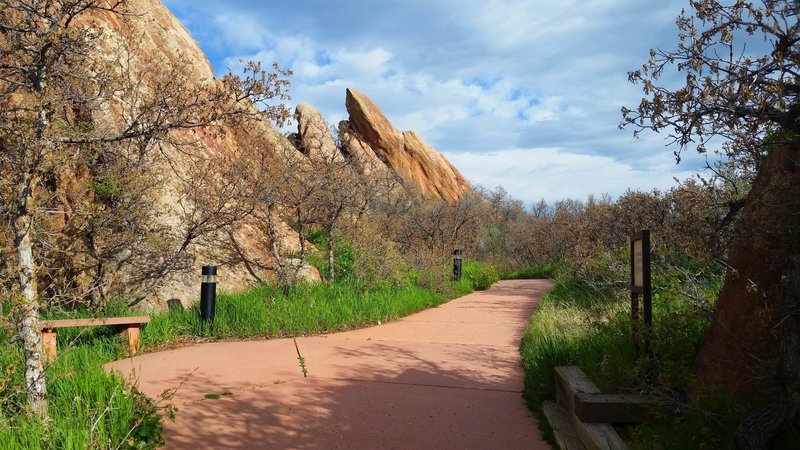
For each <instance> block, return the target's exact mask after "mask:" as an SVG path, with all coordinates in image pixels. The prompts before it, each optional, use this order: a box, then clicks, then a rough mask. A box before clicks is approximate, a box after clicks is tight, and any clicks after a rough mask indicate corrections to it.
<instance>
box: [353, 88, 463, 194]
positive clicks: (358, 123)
mask: <svg viewBox="0 0 800 450" xmlns="http://www.w3.org/2000/svg"><path fill="white" fill-rule="evenodd" d="M345 106H346V107H347V112H348V114H350V121H349V127H350V129H351V130H352V131H353V132H354V133H355V134H356V135H357V137H358V142H356V143H354V144H353V145H352V146H353V148H354V151H357V152H363V151H367V150H371V151H372V153H374V154H375V155H376V156H377V157H378V158H379V159H380V160H381V161H383V162H384V163H385V164H386V165H387V166H389V167H390V168H391V169H393V170H394V171H395V172H396V173H397V174H399V175H400V176H401V177H403V178H404V179H406V180H408V181H411V182H413V183H414V184H416V185H417V186H419V188H420V189H421V190H422V191H423V192H427V193H431V194H435V195H436V196H438V197H440V198H442V199H444V200H447V201H455V200H458V199H459V198H460V197H461V195H462V194H464V193H465V192H467V191H469V190H470V186H469V183H467V181H466V179H464V176H463V175H461V173H460V172H459V171H458V169H456V168H455V167H453V165H452V164H450V162H449V161H447V158H445V157H444V156H443V155H442V154H441V153H439V152H437V151H436V150H435V149H434V148H433V147H431V146H429V145H428V144H426V143H425V141H423V140H422V138H421V137H420V136H419V135H418V134H416V133H414V132H413V131H405V132H402V133H401V132H399V131H397V130H396V129H395V128H394V127H393V126H392V124H391V122H389V120H388V119H387V118H386V116H384V115H383V112H381V110H380V108H378V106H377V105H376V104H375V103H374V102H373V101H372V100H370V99H369V98H368V97H367V96H366V95H364V94H362V93H360V92H358V91H356V90H354V89H348V90H347V97H346V100H345Z"/></svg>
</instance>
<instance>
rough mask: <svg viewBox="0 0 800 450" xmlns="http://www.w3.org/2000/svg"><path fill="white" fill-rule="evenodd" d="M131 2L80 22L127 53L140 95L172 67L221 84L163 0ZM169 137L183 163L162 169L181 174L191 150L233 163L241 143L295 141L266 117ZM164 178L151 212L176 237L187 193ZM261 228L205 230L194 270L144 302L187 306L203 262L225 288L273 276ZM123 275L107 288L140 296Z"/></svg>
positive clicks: (290, 237)
mask: <svg viewBox="0 0 800 450" xmlns="http://www.w3.org/2000/svg"><path fill="white" fill-rule="evenodd" d="M126 7H127V10H128V11H129V13H128V14H124V15H120V14H116V13H113V12H107V11H106V12H104V11H96V12H93V13H92V14H91V15H85V16H81V20H80V22H81V24H83V25H84V26H91V27H93V28H95V29H98V30H100V32H102V36H103V48H98V52H99V53H100V54H103V55H122V56H123V60H124V64H125V66H124V69H123V70H125V71H126V72H127V76H129V77H131V78H132V79H134V80H136V81H137V85H138V87H137V89H139V90H140V91H142V92H150V91H152V90H153V86H154V85H157V83H156V82H157V81H158V80H163V79H165V78H168V77H173V76H175V72H174V68H175V67H180V68H181V72H180V73H179V75H181V76H182V78H181V80H180V82H181V83H183V86H184V87H185V88H186V90H187V91H191V90H193V89H211V88H213V87H215V86H217V85H218V83H220V81H219V80H217V79H216V78H215V77H214V75H213V70H212V67H211V64H210V62H209V61H208V59H207V57H206V55H205V54H204V53H203V51H202V50H201V49H200V47H199V46H198V45H197V43H196V42H195V41H194V39H193V38H192V36H191V35H190V34H189V33H188V32H187V30H186V29H185V28H184V27H183V25H181V23H180V22H179V21H178V20H177V18H176V17H175V16H174V15H173V14H172V13H171V12H170V11H169V10H168V9H167V8H166V7H165V6H164V5H163V4H162V3H161V2H160V1H159V0H128V1H127V2H126ZM121 114H122V113H121V112H120V110H119V108H114V107H113V106H112V108H109V109H108V110H107V112H104V113H102V114H97V113H93V114H92V120H93V121H94V122H95V124H96V125H97V126H98V127H104V128H107V129H110V130H120V129H121V127H123V126H124V125H123V124H124V123H125V119H124V118H123V117H121ZM172 135H173V137H172V139H170V140H168V141H162V142H160V143H159V146H160V147H161V151H162V152H163V154H165V155H168V157H170V158H171V160H172V163H171V164H175V163H177V166H178V167H171V168H166V167H165V170H176V171H178V172H181V171H184V172H187V173H188V172H189V171H192V170H196V169H197V167H180V162H181V161H187V158H185V157H184V154H185V153H186V152H187V151H191V152H192V153H193V154H194V155H195V157H196V156H197V155H205V157H206V158H207V159H208V161H210V162H211V164H214V163H216V162H217V161H219V162H228V161H234V160H235V156H234V155H237V153H238V152H240V151H241V149H243V148H247V149H249V150H250V151H258V152H264V153H277V152H284V153H285V150H283V149H287V148H291V149H293V146H292V144H291V143H290V142H289V141H288V140H287V139H286V138H285V137H284V136H283V135H282V134H281V133H280V132H278V131H277V130H276V129H275V128H273V127H272V126H270V125H269V124H268V123H266V122H258V123H254V122H249V123H248V126H247V127H237V126H236V123H227V124H225V125H223V126H220V127H212V128H208V129H206V128H194V129H182V130H176V131H174V132H172ZM172 141H174V142H191V145H190V146H187V147H182V148H180V149H178V148H176V147H175V146H174V145H172ZM253 149H254V150H253ZM165 173H167V172H165ZM164 178H165V181H163V182H161V183H159V182H156V181H154V184H153V186H152V189H153V194H154V195H156V196H157V198H155V199H154V201H155V203H157V204H158V206H157V207H155V208H154V209H155V210H157V211H158V212H159V217H158V220H159V221H160V222H161V223H162V224H163V225H164V226H165V230H170V229H171V231H172V233H173V234H174V235H175V236H177V237H180V235H181V234H182V233H185V230H184V229H182V226H184V223H185V220H184V223H181V221H180V220H179V219H180V218H179V216H180V215H181V214H182V213H183V214H184V215H186V213H185V211H186V207H187V204H186V196H185V195H184V194H179V193H178V192H177V191H176V189H177V185H176V183H174V182H171V181H170V180H169V176H166V177H164ZM223 184H224V183H223ZM76 189H79V187H78V188H76ZM62 209H64V210H67V211H68V210H69V209H70V205H64V207H63V208H62ZM257 225H259V224H256V223H253V222H252V221H249V222H248V221H241V222H237V223H236V224H234V225H232V226H230V227H228V228H225V229H221V230H217V231H215V232H213V233H210V234H208V236H207V237H208V242H205V243H200V242H199V241H198V242H193V243H192V244H190V245H189V246H188V247H187V248H186V253H187V254H188V260H189V262H188V265H189V266H191V267H186V268H185V269H182V270H173V271H172V272H171V273H170V274H169V275H168V276H167V277H166V279H164V280H163V281H162V282H160V283H159V284H158V285H157V286H156V288H155V290H152V287H148V288H147V290H148V295H147V297H146V301H145V302H143V304H144V305H145V306H150V307H155V308H160V307H163V305H164V304H165V302H166V300H167V299H171V298H177V299H180V300H181V301H183V302H184V303H191V302H193V301H195V300H196V298H197V295H198V292H199V291H198V289H199V274H200V266H202V265H204V264H218V265H220V268H219V287H220V288H221V289H224V290H239V289H242V288H244V287H245V286H247V285H248V284H250V283H252V282H256V281H259V280H267V279H270V277H271V269H272V268H273V267H274V264H275V261H274V260H273V258H272V256H271V253H270V252H269V246H268V245H267V244H266V242H265V241H267V240H268V239H267V237H266V236H265V233H264V232H263V231H262V230H260V229H259V227H258V226H257ZM278 228H279V238H280V240H281V243H282V246H283V247H284V249H285V250H286V251H287V253H288V252H292V251H293V247H298V246H299V244H297V234H296V233H295V232H294V231H293V230H292V229H291V227H289V226H287V225H286V224H284V223H279V224H278ZM166 237H172V236H166V235H165V239H166ZM209 242H211V245H209ZM183 265H186V263H185V262H184V263H183ZM119 272H120V273H119V275H117V276H114V277H113V283H111V284H109V285H108V288H109V289H112V290H113V291H114V292H122V293H123V295H124V296H126V297H128V298H131V296H133V297H134V298H135V297H136V296H137V295H139V293H138V292H137V291H136V289H137V288H136V287H135V286H131V283H130V282H129V281H130V280H129V277H128V275H129V274H126V273H125V270H124V269H121V270H119ZM309 277H313V275H309ZM317 279H318V275H317ZM126 285H127V286H126ZM115 286H116V287H115ZM120 286H124V287H120Z"/></svg>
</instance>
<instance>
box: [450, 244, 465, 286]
mask: <svg viewBox="0 0 800 450" xmlns="http://www.w3.org/2000/svg"><path fill="white" fill-rule="evenodd" d="M463 259H464V256H463V252H462V250H461V249H460V248H457V249H455V250H453V281H461V263H462V261H463Z"/></svg>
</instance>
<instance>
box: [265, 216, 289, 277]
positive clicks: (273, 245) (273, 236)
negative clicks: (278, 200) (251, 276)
mask: <svg viewBox="0 0 800 450" xmlns="http://www.w3.org/2000/svg"><path fill="white" fill-rule="evenodd" d="M267 234H269V241H270V242H269V245H270V251H271V252H272V257H273V258H274V259H275V264H277V266H278V267H277V270H276V272H277V274H278V278H279V279H280V280H281V283H283V284H284V285H287V284H288V283H289V275H288V274H287V273H286V266H285V265H284V262H283V258H282V257H281V250H280V246H279V245H278V229H277V226H276V224H275V211H274V207H273V205H268V206H267Z"/></svg>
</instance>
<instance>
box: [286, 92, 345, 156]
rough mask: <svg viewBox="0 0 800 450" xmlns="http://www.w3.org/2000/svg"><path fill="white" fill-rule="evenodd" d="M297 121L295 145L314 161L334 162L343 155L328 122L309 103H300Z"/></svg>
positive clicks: (296, 110) (297, 108)
mask: <svg viewBox="0 0 800 450" xmlns="http://www.w3.org/2000/svg"><path fill="white" fill-rule="evenodd" d="M294 117H295V120H297V139H296V143H295V145H296V146H297V147H298V150H300V151H301V152H302V153H303V154H305V155H306V156H308V157H309V158H310V159H312V160H328V161H330V160H332V159H334V158H337V157H339V156H340V155H341V153H339V149H338V148H336V143H335V142H334V141H333V137H332V136H331V132H330V129H329V128H328V122H326V121H325V118H324V117H322V114H320V112H319V111H318V110H317V108H315V107H314V106H312V105H309V104H308V103H300V104H299V105H297V107H296V108H295V113H294Z"/></svg>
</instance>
